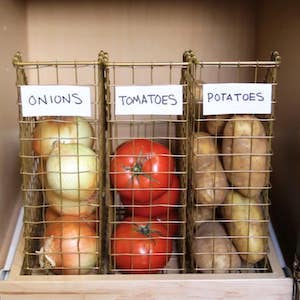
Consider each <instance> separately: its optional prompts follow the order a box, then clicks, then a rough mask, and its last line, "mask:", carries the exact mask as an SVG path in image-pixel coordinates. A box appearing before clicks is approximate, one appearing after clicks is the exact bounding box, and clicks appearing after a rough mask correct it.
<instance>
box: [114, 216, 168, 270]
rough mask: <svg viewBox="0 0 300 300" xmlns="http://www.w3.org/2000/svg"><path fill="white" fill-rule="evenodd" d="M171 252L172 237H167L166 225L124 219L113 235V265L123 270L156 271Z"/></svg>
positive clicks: (162, 266)
mask: <svg viewBox="0 0 300 300" xmlns="http://www.w3.org/2000/svg"><path fill="white" fill-rule="evenodd" d="M171 252H172V239H168V238H167V229H166V227H165V226H164V225H163V224H159V223H151V222H150V223H149V220H148V219H146V218H142V217H135V218H131V217H128V218H125V219H124V220H123V221H122V222H121V223H120V224H119V225H118V226H117V228H116V230H115V232H114V233H113V235H112V239H111V253H112V258H113V260H114V262H115V267H116V268H118V269H121V271H122V272H125V273H158V272H159V271H160V270H161V269H162V268H164V267H165V265H166V264H167V262H168V260H169V258H170V255H171ZM113 265H114V264H113Z"/></svg>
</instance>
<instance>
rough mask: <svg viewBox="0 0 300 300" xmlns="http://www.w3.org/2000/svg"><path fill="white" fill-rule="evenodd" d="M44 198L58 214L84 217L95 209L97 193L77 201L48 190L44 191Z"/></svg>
mask: <svg viewBox="0 0 300 300" xmlns="http://www.w3.org/2000/svg"><path fill="white" fill-rule="evenodd" d="M46 198H47V203H48V204H49V205H50V206H49V207H51V209H52V210H53V211H54V212H55V213H56V214H58V215H71V216H80V217H86V216H89V215H90V214H92V213H93V212H95V210H96V203H97V202H96V201H97V193H94V194H93V195H92V196H91V198H89V199H88V200H84V201H80V202H78V201H74V200H69V199H65V198H63V197H61V195H58V194H56V193H55V192H53V191H51V190H48V191H46Z"/></svg>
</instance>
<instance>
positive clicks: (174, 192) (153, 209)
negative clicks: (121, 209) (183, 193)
mask: <svg viewBox="0 0 300 300" xmlns="http://www.w3.org/2000/svg"><path fill="white" fill-rule="evenodd" d="M171 181H172V182H171V186H170V188H168V189H167V191H165V192H164V193H163V194H162V195H161V196H159V197H158V198H156V199H154V200H152V201H151V202H150V203H149V205H148V203H147V204H145V205H144V204H142V205H138V206H135V203H134V202H135V201H134V199H131V198H129V199H127V198H125V197H123V198H121V202H122V203H123V204H124V205H125V209H126V210H127V211H128V212H129V213H130V214H131V215H134V216H142V217H149V216H151V218H153V217H156V216H160V215H163V214H167V213H168V211H170V210H171V209H173V208H174V205H176V204H177V203H178V200H179V195H180V190H179V178H178V176H176V175H172V178H171Z"/></svg>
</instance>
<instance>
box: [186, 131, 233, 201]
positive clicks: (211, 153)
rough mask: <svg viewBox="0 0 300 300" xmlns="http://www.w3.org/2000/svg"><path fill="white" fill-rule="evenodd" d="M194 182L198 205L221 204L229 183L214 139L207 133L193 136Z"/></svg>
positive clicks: (198, 133)
mask: <svg viewBox="0 0 300 300" xmlns="http://www.w3.org/2000/svg"><path fill="white" fill-rule="evenodd" d="M192 180H193V184H194V188H195V200H196V203H203V204H209V205H215V204H221V203H222V202H223V201H224V200H225V196H226V194H227V187H228V182H227V178H226V176H225V174H224V170H223V166H222V164H221V161H220V159H219V157H218V150H217V147H216V145H215V144H214V140H213V139H212V137H211V136H210V135H209V134H208V133H206V132H202V131H201V132H197V133H194V135H193V155H192Z"/></svg>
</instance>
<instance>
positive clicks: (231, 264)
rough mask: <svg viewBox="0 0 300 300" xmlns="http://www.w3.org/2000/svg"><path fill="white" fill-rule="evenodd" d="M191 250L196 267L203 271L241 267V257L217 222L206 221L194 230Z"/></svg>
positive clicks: (209, 271)
mask: <svg viewBox="0 0 300 300" xmlns="http://www.w3.org/2000/svg"><path fill="white" fill-rule="evenodd" d="M192 251H193V255H194V259H195V263H196V267H197V268H200V269H203V270H201V271H203V272H204V273H212V272H213V273H228V272H229V271H230V270H232V271H234V270H237V269H239V268H240V267H241V259H240V257H239V255H238V254H237V253H236V249H235V247H234V245H233V244H232V242H231V241H230V239H229V238H228V237H227V235H226V232H225V230H224V228H223V226H222V225H221V224H220V223H218V222H213V223H212V222H207V223H204V224H202V225H201V227H199V228H198V229H197V230H196V233H195V237H194V240H193V245H192Z"/></svg>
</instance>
